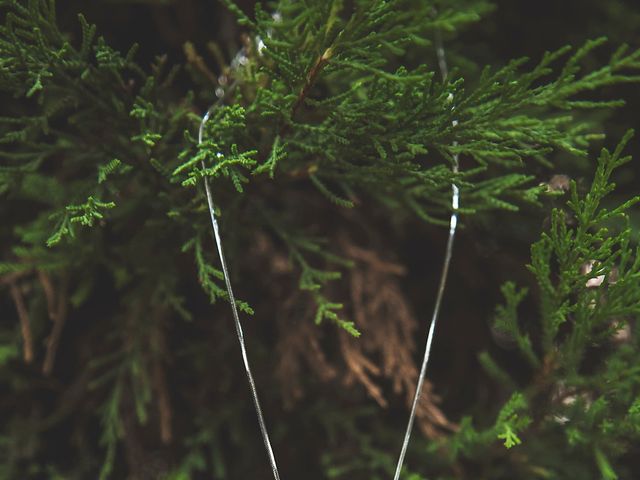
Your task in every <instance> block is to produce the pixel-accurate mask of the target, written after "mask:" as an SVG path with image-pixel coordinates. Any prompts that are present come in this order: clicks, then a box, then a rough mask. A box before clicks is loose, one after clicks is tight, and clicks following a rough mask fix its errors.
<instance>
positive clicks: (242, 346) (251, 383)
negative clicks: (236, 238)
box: [198, 82, 280, 480]
mask: <svg viewBox="0 0 640 480" xmlns="http://www.w3.org/2000/svg"><path fill="white" fill-rule="evenodd" d="M236 85H237V83H236V82H234V83H232V84H231V85H230V86H229V89H228V90H227V92H225V93H228V92H230V91H232V90H233V89H234V88H235V86H236ZM225 96H226V95H222V96H221V97H220V98H219V99H218V100H217V101H216V102H215V103H214V104H213V105H211V107H209V109H208V110H207V113H205V114H204V116H203V117H202V121H201V122H200V128H199V130H198V145H201V144H202V137H203V135H204V126H205V125H206V123H207V121H208V120H209V117H210V116H211V113H212V112H213V111H215V109H216V108H218V107H219V106H220V105H221V104H222V102H224V98H225ZM201 165H202V169H203V170H204V169H205V168H206V167H205V163H204V160H203V161H202V163H201ZM204 189H205V191H206V193H207V205H208V206H209V214H210V216H211V226H212V227H213V236H214V237H215V240H216V246H217V247H218V256H219V257H220V264H221V265H222V272H223V273H224V282H225V284H226V286H227V293H228V295H229V303H230V304H231V311H232V312H233V320H234V322H235V326H236V334H237V336H238V342H239V343H240V351H241V352H242V361H243V363H244V369H245V372H246V374H247V379H248V380H249V387H250V388H251V396H252V398H253V405H254V407H255V410H256V414H257V415H258V424H259V425H260V433H261V434H262V440H263V441H264V446H265V448H266V449H267V454H268V456H269V463H270V464H271V471H272V472H273V477H274V478H275V480H280V473H279V472H278V466H277V465H276V457H275V455H274V454H273V448H272V447H271V441H270V440H269V432H268V431H267V425H266V424H265V421H264V415H263V414H262V408H261V407H260V400H259V399H258V390H257V389H256V383H255V381H254V380H253V374H252V373H251V367H250V366H249V358H248V356H247V347H246V345H245V342H244V333H243V331H242V324H241V323H240V317H239V315H238V307H237V305H236V299H235V297H234V295H233V289H232V288H231V280H230V279H229V269H228V267H227V262H226V260H225V256H224V253H223V250H222V240H221V239H220V230H219V228H218V221H217V220H216V215H215V207H214V204H213V196H212V195H211V186H210V185H209V179H208V178H207V177H206V176H205V177H204Z"/></svg>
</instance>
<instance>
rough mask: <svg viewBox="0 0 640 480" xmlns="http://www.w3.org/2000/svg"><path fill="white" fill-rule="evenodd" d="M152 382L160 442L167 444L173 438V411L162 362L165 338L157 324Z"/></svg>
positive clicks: (154, 336) (154, 339) (154, 338)
mask: <svg viewBox="0 0 640 480" xmlns="http://www.w3.org/2000/svg"><path fill="white" fill-rule="evenodd" d="M153 348H154V352H153V357H154V358H153V383H154V388H155V390H156V393H157V395H158V412H159V417H160V439H161V440H162V443H163V444H165V445H168V444H169V443H171V440H172V438H173V431H172V428H171V419H172V417H173V412H172V409H171V397H170V396H169V389H168V387H167V377H166V374H165V370H164V365H163V364H162V361H163V359H164V358H165V357H166V355H165V353H166V340H165V337H164V332H163V331H162V327H161V326H158V327H157V328H156V329H155V331H154V335H153Z"/></svg>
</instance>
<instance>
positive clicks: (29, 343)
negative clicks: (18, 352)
mask: <svg viewBox="0 0 640 480" xmlns="http://www.w3.org/2000/svg"><path fill="white" fill-rule="evenodd" d="M10 289H11V297H12V298H13V302H14V303H15V304H16V310H17V311H18V318H19V319H20V331H21V333H22V343H23V357H24V361H25V363H28V364H30V363H32V362H33V335H32V334H31V322H30V321H29V313H28V312H27V307H26V305H25V304H24V299H23V298H22V293H21V292H20V289H19V288H18V286H17V285H16V283H15V282H11V283H10Z"/></svg>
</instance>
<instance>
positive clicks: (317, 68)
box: [291, 48, 333, 118]
mask: <svg viewBox="0 0 640 480" xmlns="http://www.w3.org/2000/svg"><path fill="white" fill-rule="evenodd" d="M332 55H333V50H332V49H331V48H327V49H326V50H325V51H324V53H323V54H322V55H320V56H319V57H318V59H317V60H316V63H315V64H314V65H313V67H311V70H309V73H308V74H307V78H306V81H305V82H304V85H303V86H302V89H301V90H300V93H299V94H298V98H297V99H296V102H295V103H294V104H293V108H292V109H291V118H293V117H294V116H295V114H296V112H297V111H298V109H299V108H300V106H301V105H302V103H303V102H304V100H305V98H307V95H309V91H310V90H311V87H313V84H314V83H315V81H316V79H317V78H318V75H319V74H320V72H322V70H323V69H324V67H325V66H326V65H327V63H329V59H330V58H331V56H332Z"/></svg>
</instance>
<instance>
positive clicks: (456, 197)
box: [393, 35, 460, 480]
mask: <svg viewBox="0 0 640 480" xmlns="http://www.w3.org/2000/svg"><path fill="white" fill-rule="evenodd" d="M436 52H437V55H438V65H439V67H440V74H441V75H442V81H443V82H444V81H446V79H447V77H448V76H449V69H448V67H447V58H446V55H445V51H444V46H443V44H442V38H441V36H440V35H437V36H436ZM451 99H452V100H453V98H452V97H451ZM452 125H453V126H454V127H455V126H457V125H458V121H457V120H453V122H452ZM453 145H454V146H455V145H457V142H455V141H454V142H453ZM458 170H459V165H458V155H457V154H454V156H453V172H454V173H458ZM451 192H452V193H451V207H452V212H451V218H450V221H449V237H448V238H447V246H446V249H445V254H444V262H443V265H442V273H441V274H440V284H439V285H438V293H437V295H436V304H435V306H434V308H433V315H432V316H431V324H430V326H429V334H428V335H427V344H426V346H425V350H424V357H423V358H422V366H421V368H420V375H419V376H418V385H417V386H416V393H415V394H414V396H413V403H412V405H411V413H410V414H409V422H408V424H407V430H406V432H405V434H404V440H403V442H402V449H401V450H400V457H399V458H398V464H397V465H396V473H395V475H394V477H393V478H394V480H399V478H400V473H401V472H402V466H403V464H404V457H405V456H406V454H407V447H408V446H409V440H410V439H411V431H412V429H413V423H414V421H415V418H416V409H417V407H418V403H419V402H420V398H421V397H422V387H423V385H424V380H425V377H426V373H427V365H428V363H429V358H430V357H431V345H432V343H433V336H434V334H435V330H436V323H437V321H438V315H439V313H440V306H441V304H442V297H443V295H444V289H445V286H446V284H447V277H448V275H449V266H450V264H451V256H452V254H453V241H454V240H455V236H456V227H457V226H458V206H459V203H460V190H459V189H458V186H457V185H456V184H455V183H452V184H451Z"/></svg>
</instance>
